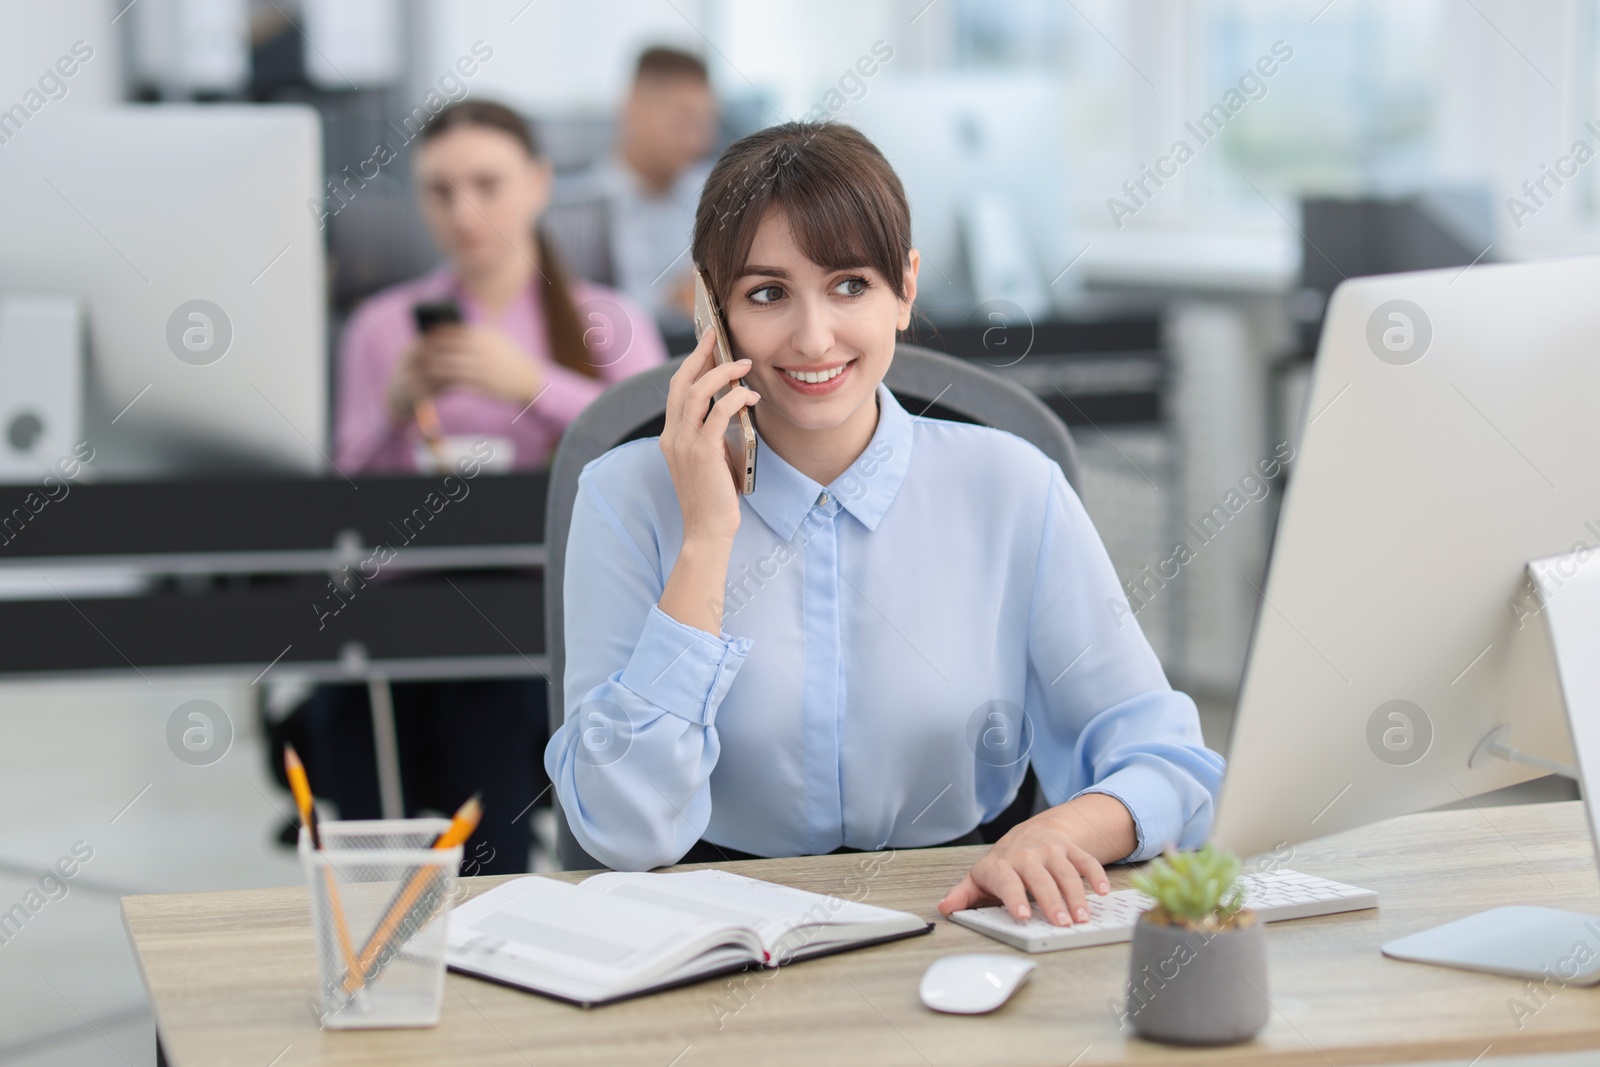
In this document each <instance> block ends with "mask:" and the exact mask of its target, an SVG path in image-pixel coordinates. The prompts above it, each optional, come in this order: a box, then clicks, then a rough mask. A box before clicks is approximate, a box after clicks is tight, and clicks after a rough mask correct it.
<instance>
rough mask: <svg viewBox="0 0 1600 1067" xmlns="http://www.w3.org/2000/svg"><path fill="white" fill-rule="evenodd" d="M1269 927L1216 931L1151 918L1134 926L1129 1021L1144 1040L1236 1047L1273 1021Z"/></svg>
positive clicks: (1129, 977) (1261, 924)
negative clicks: (1269, 995) (1269, 997)
mask: <svg viewBox="0 0 1600 1067" xmlns="http://www.w3.org/2000/svg"><path fill="white" fill-rule="evenodd" d="M1270 1010H1271V1005H1270V1004H1268V1002H1267V929H1266V924H1265V923H1263V922H1261V921H1260V920H1259V918H1258V919H1257V920H1256V921H1255V922H1254V923H1251V924H1250V925H1249V926H1243V927H1238V928H1234V929H1227V930H1222V931H1219V932H1216V933H1208V932H1205V931H1197V930H1189V929H1186V928H1184V927H1181V926H1169V925H1166V924H1164V923H1154V922H1146V921H1145V920H1143V919H1141V920H1140V921H1139V922H1138V923H1136V924H1135V925H1134V928H1133V949H1132V953H1131V955H1130V956H1129V959H1128V989H1127V1003H1126V1007H1125V1012H1126V1014H1125V1016H1124V1017H1125V1018H1126V1020H1127V1021H1128V1022H1129V1023H1130V1024H1131V1025H1132V1026H1133V1029H1134V1031H1135V1032H1136V1033H1138V1034H1139V1036H1140V1037H1145V1038H1149V1039H1150V1040H1152V1041H1165V1042H1169V1043H1172V1044H1177V1045H1231V1044H1234V1043H1235V1042H1239V1041H1245V1040H1248V1039H1249V1038H1251V1037H1253V1036H1255V1034H1256V1033H1257V1031H1259V1030H1260V1029H1261V1028H1262V1027H1263V1026H1265V1025H1266V1024H1267V1017H1268V1014H1269V1012H1270Z"/></svg>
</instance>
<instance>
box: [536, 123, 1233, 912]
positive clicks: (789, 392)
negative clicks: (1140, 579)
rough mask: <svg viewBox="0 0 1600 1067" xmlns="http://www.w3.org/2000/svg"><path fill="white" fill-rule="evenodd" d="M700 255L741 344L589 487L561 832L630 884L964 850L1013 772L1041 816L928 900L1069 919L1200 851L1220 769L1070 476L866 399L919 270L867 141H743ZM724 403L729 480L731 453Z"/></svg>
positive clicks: (1004, 444)
mask: <svg viewBox="0 0 1600 1067" xmlns="http://www.w3.org/2000/svg"><path fill="white" fill-rule="evenodd" d="M693 254H694V259H695V262H696V264H697V265H698V267H699V268H700V269H701V270H702V271H703V272H704V273H705V276H706V279H707V281H708V284H709V287H710V289H711V291H712V295H713V296H714V297H715V298H716V300H717V301H718V303H719V304H720V306H721V309H722V313H723V315H724V317H725V325H726V327H727V332H728V335H729V340H730V342H731V345H732V348H733V353H732V354H733V355H734V356H736V357H738V358H737V360H736V361H735V362H732V363H729V364H727V365H722V366H718V365H716V364H715V361H714V360H713V357H712V349H711V345H712V334H711V332H710V331H708V332H707V333H706V334H705V336H703V337H702V339H701V342H700V344H699V345H698V346H697V347H696V349H695V351H694V352H693V353H692V354H691V355H690V356H689V357H688V358H687V359H686V360H685V361H684V363H683V366H682V367H681V368H679V370H678V371H677V373H676V374H675V375H674V376H673V378H672V382H671V387H670V390H669V397H668V402H667V415H666V424H665V429H664V431H663V433H662V434H661V436H660V438H658V439H650V440H642V441H634V442H630V443H628V444H624V445H621V446H619V447H618V448H615V449H613V450H611V451H610V452H608V453H606V454H605V455H604V456H602V457H601V458H600V459H598V460H596V461H594V462H593V463H591V464H590V465H589V467H588V468H587V469H586V470H585V471H584V473H583V476H582V477H581V478H580V480H579V492H578V498H577V501H576V505H575V509H574V514H573V519H572V528H571V533H570V542H569V544H570V546H571V547H570V548H569V555H568V561H567V566H568V571H567V575H568V577H567V595H566V604H567V615H566V643H567V648H568V649H569V652H568V661H567V674H566V678H565V698H566V704H567V706H566V708H565V709H564V711H565V715H566V722H565V725H564V726H563V727H562V728H561V729H560V730H559V731H557V732H556V734H555V735H554V736H553V737H552V738H551V739H550V743H549V745H548V746H547V748H546V751H545V766H546V768H547V770H548V771H549V774H550V777H551V779H552V781H553V782H554V783H555V788H556V790H557V792H558V794H559V796H560V798H561V802H562V807H563V810H564V811H565V812H566V814H567V817H568V819H569V820H570V821H571V825H572V828H573V832H574V834H575V835H576V837H577V839H578V841H579V843H580V844H582V845H583V847H584V848H585V849H587V850H588V851H589V852H590V854H591V855H593V856H594V857H595V858H597V859H599V860H600V861H601V862H603V863H606V864H608V865H610V866H613V867H618V868H625V869H643V868H649V867H654V866H658V865H661V864H666V863H673V862H677V861H678V860H680V859H691V860H700V859H706V860H716V859H719V858H729V859H737V858H740V857H741V856H743V855H760V856H781V855H804V854H818V853H825V852H832V851H837V850H840V849H878V848H883V847H896V848H906V847H924V846H932V845H945V844H975V843H981V842H982V841H983V840H984V837H983V833H982V827H983V824H985V823H987V822H989V821H990V820H992V819H994V818H995V816H996V815H998V814H999V813H1000V812H1002V811H1003V810H1004V809H1005V808H1006V807H1007V806H1008V805H1009V804H1010V802H1011V801H1012V800H1013V799H1014V797H1015V796H1016V793H1017V790H1018V788H1019V785H1020V783H1021V782H1022V780H1023V778H1024V775H1025V772H1026V770H1027V767H1028V765H1029V763H1030V762H1031V764H1032V766H1033V768H1034V770H1035V771H1036V772H1037V776H1038V780H1039V783H1040V788H1041V790H1042V792H1043V794H1044V800H1045V805H1046V806H1045V807H1044V810H1042V811H1041V812H1039V813H1038V814H1036V815H1034V816H1033V817H1032V818H1029V819H1027V820H1026V821H1024V822H1022V823H1020V824H1019V825H1017V826H1016V827H1015V828H1013V829H1011V830H1010V831H1008V832H1006V833H1005V834H1004V836H1002V837H1000V838H999V840H998V841H996V842H994V843H993V847H992V848H990V850H989V851H988V852H987V854H985V856H984V857H983V858H982V859H980V860H979V861H978V862H977V863H976V864H974V865H973V867H972V868H971V870H970V871H969V872H968V873H967V874H966V876H965V877H964V878H963V879H962V880H961V881H960V882H959V883H958V884H957V885H955V886H953V887H952V888H951V890H950V892H949V893H948V894H947V895H946V897H945V898H944V900H943V901H941V902H940V905H939V906H940V908H941V910H943V911H944V912H946V913H947V914H948V913H949V912H951V911H954V910H957V909H960V908H966V907H971V906H974V905H976V904H978V903H980V902H983V901H987V900H999V901H1000V902H1002V903H1003V904H1004V905H1005V906H1006V907H1007V908H1008V909H1009V910H1011V911H1012V912H1013V913H1015V914H1017V915H1018V916H1019V917H1026V916H1027V915H1028V914H1029V913H1030V906H1029V903H1028V900H1029V898H1030V897H1031V898H1032V900H1033V901H1034V903H1035V904H1036V905H1037V906H1038V907H1039V908H1040V909H1041V911H1042V913H1043V914H1044V916H1045V917H1046V918H1047V919H1048V920H1049V921H1050V922H1052V923H1056V924H1058V925H1066V924H1070V923H1072V922H1073V921H1076V920H1079V919H1082V918H1086V917H1087V910H1086V906H1085V905H1086V896H1085V883H1087V884H1088V886H1089V887H1090V888H1092V889H1093V890H1094V891H1095V892H1099V893H1104V892H1107V891H1108V885H1107V881H1106V877H1105V872H1104V865H1105V864H1108V863H1112V862H1115V861H1120V860H1138V859H1145V858H1148V857H1150V856H1152V855H1154V854H1156V853H1157V852H1159V851H1160V850H1161V848H1162V847H1163V846H1164V845H1167V844H1173V845H1176V846H1179V847H1192V846H1196V845H1198V844H1199V843H1200V842H1201V841H1203V840H1204V838H1205V837H1206V835H1207V833H1208V831H1209V829H1210V823H1211V814H1212V808H1213V803H1214V799H1215V796H1216V792H1217V789H1218V787H1219V785H1220V783H1221V778H1222V768H1223V761H1222V758H1221V757H1220V756H1218V755H1217V754H1216V753H1215V752H1212V751H1211V750H1209V749H1207V748H1206V747H1205V746H1204V744H1203V743H1202V741H1201V737H1200V728H1199V718H1198V714H1197V712H1196V709H1195V706H1194V702H1193V701H1192V700H1191V699H1190V698H1189V697H1188V696H1186V695H1184V694H1182V693H1179V692H1176V691H1174V690H1173V689H1172V688H1171V686H1170V685H1169V684H1168V682H1167V679H1166V677H1165V675H1164V673H1163V672H1162V669H1161V665H1160V663H1159V662H1158V661H1157V660H1156V657H1155V655H1154V653H1153V652H1152V651H1151V648H1150V646H1149V644H1148V642H1147V641H1146V640H1145V638H1144V635H1143V634H1142V633H1141V632H1140V630H1139V627H1138V625H1137V623H1136V622H1133V621H1132V616H1131V613H1130V612H1128V611H1127V607H1126V598H1125V597H1124V594H1123V592H1122V589H1121V586H1120V584H1119V583H1118V581H1117V577H1116V574H1115V572H1114V571H1113V569H1112V566H1111V563H1110V560H1109V559H1108V557H1107V555H1106V552H1105V548H1104V547H1103V545H1102V544H1101V542H1100V539H1099V536H1098V535H1097V534H1096V532H1095V530H1094V527H1093V525H1092V524H1091V522H1090V521H1089V518H1088V515H1087V514H1086V513H1085V511H1084V509H1083V506H1082V504H1081V503H1080V502H1079V500H1078V497H1077V495H1076V494H1075V493H1074V492H1073V490H1072V488H1071V487H1070V486H1069V485H1068V483H1067V481H1066V478H1065V476H1064V475H1063V474H1062V471H1061V469H1060V467H1059V466H1057V465H1056V464H1055V463H1054V462H1053V461H1051V460H1050V459H1049V458H1048V457H1046V456H1045V455H1044V454H1043V453H1042V452H1040V451H1039V450H1038V449H1037V448H1035V447H1033V446H1032V445H1030V444H1028V443H1027V442H1025V441H1023V440H1021V439H1020V438H1017V437H1015V436H1013V435H1012V434H1009V433H1006V432H1004V431H1003V430H997V429H990V428H987V427H981V426H974V425H969V424H965V423H956V422H949V421H944V420H938V419H928V418H922V417H919V414H920V413H918V414H913V413H911V412H907V411H906V410H905V409H904V408H902V407H901V405H900V403H899V402H898V401H897V399H896V398H895V396H894V395H893V394H892V393H891V392H890V391H889V390H888V388H887V387H886V386H884V384H883V377H884V374H885V372H886V371H887V370H888V368H889V365H890V362H891V361H892V360H893V358H894V348H895V340H896V335H897V333H898V331H900V330H903V329H905V328H906V327H907V326H908V325H909V324H910V321H911V314H912V303H913V301H914V300H915V299H916V292H917V274H918V268H919V265H920V262H919V256H918V253H917V251H916V250H915V248H913V247H912V242H911V225H910V212H909V209H908V207H907V203H906V199H905V194H904V192H903V190H902V188H901V185H900V182H899V179H898V178H897V177H896V176H895V174H894V171H893V170H892V168H890V166H889V164H888V163H887V161H886V160H885V159H884V158H883V156H882V154H881V153H879V152H878V150H877V149H876V148H875V147H874V146H873V145H872V144H871V143H870V142H869V141H867V140H866V138H865V137H863V136H862V135H861V134H860V133H859V132H857V131H855V130H853V129H851V128H850V127H846V126H841V125H835V124H831V123H822V124H814V123H788V124H785V125H782V126H777V127H773V128H770V129H767V130H763V131H761V132H759V133H756V134H753V135H751V136H750V137H747V138H745V139H743V140H741V141H739V142H737V143H735V144H734V145H732V146H731V147H730V148H729V149H728V150H727V151H726V152H725V153H724V154H723V156H722V158H721V159H720V160H719V161H718V163H717V165H716V168H715V169H714V170H713V172H712V174H711V176H710V178H709V179H708V181H707V183H706V187H705V191H704V193H703V194H702V197H701V201H700V207H699V213H698V215H697V219H696V226H695V238H694V245H693ZM723 388H727V390H728V391H727V393H726V395H725V396H724V397H723V398H722V399H721V400H717V401H716V402H715V403H713V402H712V401H713V397H714V395H715V393H716V392H717V391H718V390H719V389H723ZM742 409H748V410H749V411H750V412H751V414H752V415H753V417H754V421H755V427H756V430H757V433H758V437H759V440H758V459H757V464H756V467H757V479H756V486H755V491H754V492H753V493H750V494H749V495H741V494H739V493H738V492H737V491H736V490H735V486H734V484H733V479H732V477H731V476H730V471H729V466H728V460H727V457H726V446H725V443H724V433H725V430H726V428H727V426H728V423H729V420H730V419H731V418H732V417H734V415H735V414H736V413H737V412H738V411H740V410H742ZM1119 604H1120V605H1121V607H1122V611H1121V612H1120V613H1119V612H1117V611H1115V610H1113V609H1114V608H1115V607H1116V606H1117V605H1119ZM1119 614H1120V615H1121V621H1120V622H1119V620H1118V615H1119ZM1000 726H1004V727H1005V728H1007V729H1010V730H1012V731H1014V736H1015V738H1016V740H1015V742H1014V743H1012V744H1011V745H1010V747H1009V748H1008V749H1006V750H1005V751H1008V752H1009V753H1010V755H1009V756H1008V757H1007V758H1005V759H996V758H994V756H993V749H992V747H991V746H989V745H987V744H986V743H985V742H984V741H983V738H984V735H985V731H989V730H993V729H995V728H997V727H1000ZM595 739H599V741H598V743H592V742H594V741H595Z"/></svg>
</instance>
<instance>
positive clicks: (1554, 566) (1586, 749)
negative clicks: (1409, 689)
mask: <svg viewBox="0 0 1600 1067" xmlns="http://www.w3.org/2000/svg"><path fill="white" fill-rule="evenodd" d="M1528 573H1529V576H1530V577H1531V578H1532V579H1533V581H1534V583H1535V585H1536V587H1537V588H1538V590H1539V597H1540V600H1541V602H1542V604H1543V607H1542V610H1541V611H1540V613H1539V614H1540V615H1541V616H1542V617H1543V619H1544V624H1545V627H1546V630H1547V633H1548V635H1549V638H1550V646H1551V651H1552V652H1553V654H1554V659H1555V667H1556V674H1557V676H1558V678H1559V680H1560V683H1561V696H1562V702H1563V703H1564V704H1565V706H1566V709H1567V725H1568V727H1569V728H1570V730H1571V732H1572V749H1573V752H1574V753H1576V755H1577V766H1576V767H1569V766H1567V765H1565V764H1562V763H1557V762H1555V761H1553V760H1548V759H1544V758H1542V757H1539V756H1534V755H1531V754H1529V753H1526V752H1519V751H1518V750H1517V749H1515V748H1513V747H1511V745H1510V743H1509V736H1510V732H1511V727H1510V725H1509V724H1502V725H1500V726H1497V727H1495V728H1494V729H1493V730H1491V731H1490V732H1489V734H1488V736H1486V737H1485V738H1484V739H1483V740H1482V741H1481V742H1480V743H1479V744H1478V748H1477V750H1476V751H1474V752H1473V754H1472V760H1471V761H1470V762H1471V765H1472V766H1479V765H1481V764H1482V763H1483V762H1484V761H1486V760H1491V759H1505V760H1512V761H1515V762H1518V763H1526V764H1529V765H1531V766H1534V767H1538V768H1540V769H1542V770H1546V771H1553V772H1555V773H1557V774H1565V775H1568V776H1570V777H1573V778H1576V779H1577V780H1578V781H1579V782H1580V783H1585V782H1589V781H1593V782H1594V783H1595V786H1596V788H1593V789H1591V788H1588V787H1587V786H1585V788H1584V790H1583V798H1584V805H1585V806H1586V808H1587V809H1588V813H1589V834H1590V837H1591V839H1593V840H1595V842H1596V844H1597V846H1600V836H1597V831H1600V811H1597V810H1596V804H1597V803H1600V798H1597V794H1600V656H1596V655H1595V654H1594V648H1595V646H1596V644H1597V643H1600V550H1597V549H1587V550H1584V551H1582V552H1573V553H1568V554H1567V555H1564V556H1553V557H1550V558H1547V559H1541V560H1534V561H1533V562H1531V563H1529V564H1528ZM1383 954H1384V955H1385V956H1392V957H1394V958H1395V959H1402V960H1412V961H1415V962H1418V963H1435V964H1439V965H1441V966H1445V967H1461V968H1465V969H1467V970H1472V971H1489V972H1491V973H1493V974H1508V975H1513V976H1515V977H1517V978H1529V979H1532V980H1534V981H1547V980H1548V981H1554V982H1556V983H1557V984H1558V985H1594V984H1596V983H1600V915H1583V914H1579V913H1577V912H1570V911H1560V910H1558V909H1556V908H1541V907H1530V906H1520V905H1519V906H1512V907H1504V908H1494V909H1491V910H1489V911H1484V912H1479V913H1478V914H1476V915H1469V916H1467V917H1466V918H1465V919H1457V920H1456V921H1455V922H1451V923H1446V924H1444V925H1443V926H1436V927H1434V928H1433V929H1431V930H1423V931H1422V932H1421V933H1416V934H1412V935H1410V936H1409V937H1402V938H1400V939H1398V940H1396V941H1391V942H1389V943H1388V944H1386V945H1384V946H1383Z"/></svg>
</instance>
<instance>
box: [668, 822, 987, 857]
mask: <svg viewBox="0 0 1600 1067" xmlns="http://www.w3.org/2000/svg"><path fill="white" fill-rule="evenodd" d="M984 843H985V842H984V839H983V834H982V833H981V832H979V830H977V829H974V830H972V831H970V832H968V833H965V834H962V835H961V836H960V837H958V838H955V839H954V840H951V841H941V842H940V843H939V844H937V845H922V846H920V847H922V848H953V847H955V846H957V845H981V844H984ZM866 851H869V850H867V849H861V848H851V847H850V846H849V845H840V846H839V847H838V848H836V849H834V850H833V851H832V852H830V853H828V855H830V856H838V855H842V854H844V853H846V852H866ZM871 851H877V850H875V849H874V850H871ZM772 858H774V857H772V856H757V855H755V854H754V853H751V852H740V851H739V850H738V849H736V848H728V847H727V846H726V845H713V844H712V843H711V842H710V841H707V840H706V839H705V838H703V837H702V838H701V839H700V840H698V841H696V842H695V843H694V845H693V846H691V847H690V849H689V851H688V852H686V853H684V856H683V859H681V860H679V861H678V862H679V863H733V862H734V861H736V860H765V859H772Z"/></svg>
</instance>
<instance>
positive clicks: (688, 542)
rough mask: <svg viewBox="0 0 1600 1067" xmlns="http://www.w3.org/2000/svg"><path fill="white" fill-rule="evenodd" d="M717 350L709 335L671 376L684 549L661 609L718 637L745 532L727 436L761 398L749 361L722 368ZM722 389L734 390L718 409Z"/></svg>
mask: <svg viewBox="0 0 1600 1067" xmlns="http://www.w3.org/2000/svg"><path fill="white" fill-rule="evenodd" d="M715 344H716V339H715V334H714V333H713V332H712V331H710V330H707V331H706V332H705V334H704V336H702V337H701V338H700V343H699V344H697V345H695V348H694V351H693V352H691V353H690V354H689V355H688V356H686V357H685V358H684V360H683V364H682V365H681V366H680V367H679V368H678V369H677V371H676V372H675V373H674V374H673V375H672V381H671V384H670V385H669V386H668V388H667V412H666V424H665V426H664V427H663V428H662V431H661V442H660V443H661V451H662V454H663V455H665V456H666V460H667V470H668V471H669V472H670V473H671V475H672V484H673V487H674V488H675V489H676V490H677V492H678V507H679V509H680V510H681V511H682V513H683V550H682V552H681V553H680V555H679V558H678V561H677V565H676V566H674V567H673V569H672V573H671V575H670V576H669V577H668V579H667V587H666V589H665V590H664V591H663V592H662V594H661V610H662V611H664V612H666V613H667V614H668V615H671V616H672V617H673V618H675V619H677V620H678V621H679V622H682V623H684V624H685V625H688V626H695V627H698V628H700V629H702V630H705V631H707V632H709V633H713V634H715V633H719V632H720V631H721V625H722V600H723V587H724V585H725V584H726V582H727V575H728V557H729V554H730V553H731V551H732V548H733V536H734V534H735V533H736V532H737V531H738V529H739V491H738V487H737V486H736V485H735V484H734V481H733V470H732V468H731V467H730V466H729V465H728V447H727V444H726V436H725V435H726V432H727V429H728V422H729V420H731V419H732V418H734V417H735V416H736V415H737V413H738V412H739V410H740V409H742V408H744V407H747V406H754V404H755V402H756V401H757V400H759V399H760V396H759V394H757V393H756V392H755V391H754V390H752V389H750V388H748V387H747V386H745V385H742V384H740V381H739V379H741V378H742V377H743V376H744V375H745V373H746V372H748V371H749V369H750V361H749V360H747V359H741V360H735V361H734V362H732V363H728V364H724V365H722V366H718V365H717V363H716V361H715V358H714V357H713V355H712V352H713V349H714V346H715ZM723 386H731V387H732V388H730V389H729V390H728V395H727V396H725V397H723V398H722V399H721V400H719V401H717V402H716V403H715V404H714V405H713V404H712V397H713V396H714V395H715V393H716V391H717V390H718V389H720V388H722V387H723ZM708 408H709V414H708V413H707V409H708Z"/></svg>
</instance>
